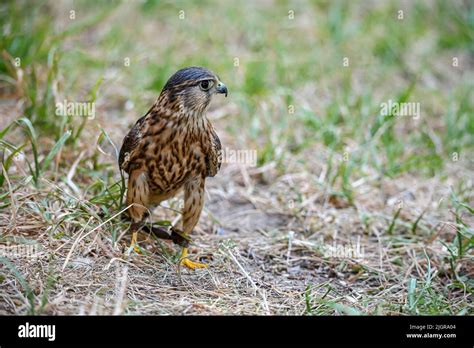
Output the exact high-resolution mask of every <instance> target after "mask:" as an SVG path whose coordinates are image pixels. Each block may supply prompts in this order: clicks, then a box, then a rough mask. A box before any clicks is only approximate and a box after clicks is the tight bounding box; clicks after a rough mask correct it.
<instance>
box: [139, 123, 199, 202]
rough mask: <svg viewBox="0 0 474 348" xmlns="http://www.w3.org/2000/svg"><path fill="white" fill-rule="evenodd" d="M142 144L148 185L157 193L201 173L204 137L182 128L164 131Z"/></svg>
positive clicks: (170, 188)
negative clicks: (180, 129)
mask: <svg viewBox="0 0 474 348" xmlns="http://www.w3.org/2000/svg"><path fill="white" fill-rule="evenodd" d="M168 133H169V134H163V136H162V137H158V138H156V139H153V141H150V142H149V145H148V146H147V148H146V161H145V165H146V167H147V172H148V177H149V178H150V183H149V184H150V187H151V189H152V190H153V191H155V192H158V193H166V192H171V191H175V190H178V189H179V188H180V187H181V186H183V185H184V184H185V183H186V182H187V181H188V180H191V179H193V178H195V177H197V176H200V175H202V174H203V173H205V170H206V152H207V151H208V150H207V146H206V145H207V144H206V142H205V139H202V138H201V137H199V136H194V135H192V134H188V133H185V132H179V131H178V132H174V133H173V132H168Z"/></svg>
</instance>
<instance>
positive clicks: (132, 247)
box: [127, 232, 142, 254]
mask: <svg viewBox="0 0 474 348" xmlns="http://www.w3.org/2000/svg"><path fill="white" fill-rule="evenodd" d="M137 234H138V232H133V234H132V242H131V243H130V247H129V248H128V250H127V254H130V253H131V252H132V250H133V251H134V252H136V253H137V254H142V250H141V249H140V247H139V246H138V242H137Z"/></svg>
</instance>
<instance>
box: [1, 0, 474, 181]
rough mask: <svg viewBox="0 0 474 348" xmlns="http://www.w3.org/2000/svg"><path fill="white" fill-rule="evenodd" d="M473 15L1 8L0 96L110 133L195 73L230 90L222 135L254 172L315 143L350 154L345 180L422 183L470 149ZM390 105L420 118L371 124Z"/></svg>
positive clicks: (38, 113) (462, 5) (341, 8)
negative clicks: (65, 106)
mask: <svg viewBox="0 0 474 348" xmlns="http://www.w3.org/2000/svg"><path fill="white" fill-rule="evenodd" d="M399 11H403V12H402V13H400V12H399ZM473 13H474V12H473V6H472V2H469V1H454V2H452V3H451V2H449V3H448V2H445V1H415V2H399V1H389V2H383V3H379V2H376V1H366V2H349V1H320V2H298V1H296V2H292V1H276V2H268V1H262V2H257V3H255V4H253V3H250V2H240V3H234V4H231V3H226V4H223V3H216V2H213V1H203V2H199V3H195V2H188V1H177V2H171V1H169V2H168V1H154V0H152V1H125V2H123V1H99V2H93V1H59V2H51V1H34V2H30V1H7V2H3V4H2V5H1V7H0V16H1V17H0V21H1V23H2V38H1V46H0V47H1V51H2V58H3V59H2V60H1V61H0V74H1V81H2V85H1V91H2V92H4V93H16V94H19V95H20V96H21V98H22V100H23V102H24V104H23V105H22V111H23V112H24V115H25V116H26V117H27V118H28V119H30V120H31V121H32V122H33V125H34V126H37V127H39V131H40V132H41V131H42V130H45V131H48V135H49V136H51V135H54V136H55V137H56V138H57V139H59V138H60V136H61V134H62V132H64V130H65V129H66V128H73V131H74V129H76V131H78V130H77V128H82V127H81V126H78V125H77V123H78V122H79V123H80V121H77V120H75V119H73V118H69V119H67V118H66V119H61V118H58V117H54V116H53V115H54V108H55V103H56V102H57V101H58V100H59V101H62V100H63V99H68V100H72V101H85V100H94V101H96V103H97V105H98V108H99V110H98V120H99V122H103V123H109V122H112V123H114V122H116V120H117V119H120V118H124V117H125V116H124V111H125V106H127V107H129V108H133V109H134V110H135V115H136V117H138V116H140V115H141V114H143V113H144V112H145V111H146V108H147V106H148V105H149V104H150V103H151V102H152V101H153V100H154V98H155V97H156V96H157V94H158V93H159V92H160V90H161V88H162V86H163V84H164V82H165V81H166V79H167V78H168V77H169V76H170V75H171V74H172V73H173V72H174V71H176V70H177V69H178V68H180V67H183V66H189V65H202V66H207V67H210V68H211V69H212V70H214V71H216V72H217V73H218V74H219V75H220V76H221V77H222V79H223V80H224V81H226V82H227V83H228V84H229V86H230V89H231V91H232V102H233V103H234V104H235V105H236V106H237V108H236V109H237V111H234V114H232V115H231V116H232V121H229V122H226V124H225V126H226V131H227V132H228V134H229V135H230V136H231V137H234V138H235V141H236V142H237V143H238V144H236V145H237V146H240V147H245V148H248V147H249V145H250V146H258V148H259V149H260V151H259V163H260V164H264V163H266V162H268V161H273V160H275V161H277V162H278V163H280V162H281V160H282V158H283V157H285V156H291V155H292V154H297V153H298V152H300V151H302V149H305V148H308V147H311V146H312V145H314V144H315V143H318V144H324V146H326V147H327V148H328V149H330V150H333V151H337V152H339V153H343V152H345V151H348V152H349V153H350V154H351V156H350V158H351V160H350V161H349V162H348V166H349V167H350V168H346V170H348V171H349V172H351V171H353V170H357V169H356V168H362V166H363V165H366V164H369V165H371V166H373V167H374V168H376V170H378V171H379V172H381V173H383V174H384V175H388V176H393V175H397V174H399V173H402V172H406V171H408V172H410V171H416V172H418V173H423V174H426V175H434V174H435V173H436V172H437V171H439V170H441V169H442V168H443V165H444V164H445V163H446V160H447V159H450V158H451V157H452V154H453V152H456V153H459V157H460V158H463V156H464V155H467V153H468V152H469V151H472V146H473V145H474V137H473V134H474V121H473V100H474V98H473V95H472V94H473V88H472V87H473V82H472V81H473V79H472V65H473V60H474V58H473V54H474V46H473V32H474V14H473ZM345 58H347V59H348V63H349V66H347V67H345V66H344V65H343V60H344V59H345ZM454 58H456V59H457V60H458V62H459V64H458V66H457V67H455V66H453V59H454ZM15 59H19V61H18V64H19V66H16V65H15ZM389 99H392V100H393V101H412V102H419V103H420V104H421V118H420V120H419V121H415V120H412V119H404V118H396V117H385V116H383V115H380V103H382V102H385V101H387V100H389ZM127 102H128V104H127ZM290 105H291V108H292V109H291V112H289V106H290ZM232 110H235V109H232ZM293 110H294V113H292V112H293ZM129 121H130V120H129ZM5 125H6V124H5ZM74 127H76V128H74ZM50 131H51V132H52V133H50ZM57 139H56V140H57ZM316 156H317V154H316ZM347 175H349V176H350V175H351V173H347Z"/></svg>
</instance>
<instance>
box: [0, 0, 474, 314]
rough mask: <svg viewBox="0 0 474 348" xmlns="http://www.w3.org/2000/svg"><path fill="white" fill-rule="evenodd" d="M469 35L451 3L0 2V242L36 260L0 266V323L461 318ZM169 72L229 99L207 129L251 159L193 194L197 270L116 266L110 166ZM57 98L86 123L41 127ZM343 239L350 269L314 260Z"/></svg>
mask: <svg viewBox="0 0 474 348" xmlns="http://www.w3.org/2000/svg"><path fill="white" fill-rule="evenodd" d="M400 10H402V11H403V19H400V18H399V15H400V12H399V11H400ZM71 11H73V12H71ZM473 18H474V8H473V7H472V6H471V5H470V4H467V3H465V2H462V1H455V2H453V3H450V4H449V5H448V4H447V3H445V2H443V1H415V2H413V3H409V4H408V3H404V2H403V3H401V2H398V1H389V2H384V3H359V4H353V3H352V2H345V1H331V2H327V1H322V2H292V1H288V2H275V3H273V4H270V3H269V4H267V3H258V4H253V3H251V2H242V3H239V4H231V3H216V2H211V1H206V2H202V3H200V4H199V5H198V4H192V3H189V2H184V1H182V2H174V3H163V2H159V1H146V2H126V1H123V2H122V1H114V2H99V3H94V2H91V1H77V2H74V4H73V7H69V4H68V3H66V2H52V1H47V0H43V1H38V2H34V3H33V2H28V1H15V2H14V1H8V2H5V3H2V5H0V23H1V25H2V37H1V41H0V43H1V45H0V55H1V58H0V112H1V114H2V124H1V127H0V164H1V171H0V209H1V210H0V245H1V246H2V248H3V249H2V250H9V249H8V247H9V246H11V245H37V246H41V250H42V252H41V254H40V255H38V256H37V257H33V258H25V257H18V256H14V255H12V254H11V253H10V254H8V253H7V254H5V255H3V256H4V257H2V258H1V259H0V264H1V265H2V266H0V288H1V291H0V293H1V294H2V295H1V296H0V313H4V314H13V313H20V314H27V313H28V314H79V313H91V314H120V313H123V314H288V315H339V314H341V315H347V314H349V315H380V314H383V315H406V314H416V315H431V314H442V315H445V314H449V315H472V314H473V303H472V291H473V287H474V283H473V269H472V261H473V246H474V237H473V229H474V227H473V226H474V224H473V222H474V216H473V212H474V185H473V182H474V180H473V179H474V177H473V175H472V173H473V169H474V167H473V160H472V156H471V153H472V152H473V150H474V105H473V104H474V103H473V100H474V95H473V93H474V92H473V91H474V88H473V82H472V81H474V78H473V77H474V76H473V69H472V67H473V59H472V57H473V54H474V44H473V42H474V20H473ZM455 62H456V63H455ZM187 65H204V66H207V67H209V68H211V69H212V70H213V71H215V72H217V73H218V74H219V76H220V77H221V79H222V80H223V81H224V82H225V83H226V84H227V85H228V87H229V92H230V95H229V98H227V99H225V100H224V99H216V100H215V101H213V104H212V106H211V109H210V118H211V119H212V120H213V123H214V124H215V127H216V129H217V130H218V133H219V135H220V137H221V140H222V143H223V144H224V147H227V148H230V149H247V150H257V154H258V159H257V167H249V166H245V165H240V164H237V163H224V164H223V168H222V171H221V172H220V173H219V174H218V176H216V177H215V178H213V179H212V180H209V181H208V197H207V203H206V208H205V211H204V213H203V215H202V217H201V220H200V223H199V225H198V227H197V228H196V231H194V233H193V237H194V240H193V246H192V252H193V253H194V254H197V257H198V258H203V259H206V260H207V261H208V262H210V263H211V267H210V268H209V269H208V270H204V271H199V272H188V271H184V270H183V271H182V272H180V273H177V272H176V266H175V264H176V260H177V257H178V249H177V248H176V247H174V246H172V245H169V244H168V243H166V242H163V241H159V240H156V239H154V238H153V237H152V236H148V235H146V234H143V235H142V236H141V242H140V245H141V247H142V249H143V251H144V255H142V256H136V255H135V256H133V255H132V256H126V249H127V248H128V243H129V241H130V236H129V233H128V229H129V223H128V222H127V221H125V220H123V219H122V218H121V216H120V214H119V213H120V212H121V211H122V210H123V209H126V207H125V206H124V202H123V194H124V188H123V182H124V180H125V178H123V177H121V175H120V173H119V172H118V169H117V164H116V157H117V149H118V148H119V146H120V144H121V141H122V139H123V136H124V135H125V134H126V132H127V130H128V129H129V127H130V126H131V125H132V124H133V122H134V121H135V120H136V119H137V118H138V117H139V116H141V115H142V114H143V113H144V112H146V110H147V108H148V107H149V105H150V104H151V103H152V102H153V101H154V99H155V98H156V97H157V94H158V93H159V91H160V90H161V88H162V86H163V85H164V83H165V82H166V79H167V78H168V77H169V76H170V75H171V74H172V73H173V72H174V71H176V70H177V69H178V68H180V67H183V66H187ZM64 100H69V101H75V102H89V103H94V105H95V115H94V116H95V117H93V118H87V117H58V116H57V115H56V112H55V110H56V103H57V102H63V101H64ZM388 100H392V101H393V102H399V103H404V102H413V103H419V105H420V110H421V114H420V117H419V118H416V119H415V117H413V116H405V117H402V116H395V115H393V114H392V115H391V116H386V115H383V114H382V112H381V103H383V102H388ZM392 111H393V110H392ZM180 204H181V200H180V198H173V199H171V200H169V201H168V202H167V203H166V204H164V205H163V207H161V208H159V209H157V210H155V211H154V212H153V216H154V220H155V221H157V222H158V223H159V222H160V221H161V222H162V223H163V224H167V223H170V222H171V223H176V222H177V219H178V218H179V213H178V212H179V209H180ZM290 232H291V233H290ZM289 236H291V237H289ZM357 240H358V241H359V243H360V245H359V246H360V247H361V250H363V251H364V252H363V255H362V257H355V256H354V255H352V256H349V257H347V256H342V257H340V256H337V255H333V254H328V250H330V249H328V248H329V247H331V246H333V245H336V246H339V247H351V246H354V244H355V243H356V241H357ZM351 250H352V249H351ZM359 256H360V255H359Z"/></svg>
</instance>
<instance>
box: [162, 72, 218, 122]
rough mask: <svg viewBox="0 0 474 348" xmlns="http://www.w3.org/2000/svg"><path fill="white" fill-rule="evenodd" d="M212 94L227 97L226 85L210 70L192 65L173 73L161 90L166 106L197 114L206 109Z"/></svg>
mask: <svg viewBox="0 0 474 348" xmlns="http://www.w3.org/2000/svg"><path fill="white" fill-rule="evenodd" d="M214 94H225V96H226V97H227V87H226V85H225V84H223V83H222V82H221V81H220V80H219V77H218V76H217V75H216V74H214V73H213V72H212V71H210V70H208V69H206V68H202V67H194V66H193V67H188V68H184V69H181V70H178V71H177V72H176V73H174V75H173V76H171V77H170V78H169V80H168V82H166V84H165V86H164V87H163V90H162V92H161V95H162V96H166V98H167V103H168V107H170V108H172V109H174V108H179V109H181V110H182V111H184V112H185V113H188V114H189V113H192V114H198V115H201V114H202V113H203V112H204V111H205V110H206V108H207V107H208V106H209V103H210V102H211V98H212V96H213V95H214Z"/></svg>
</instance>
